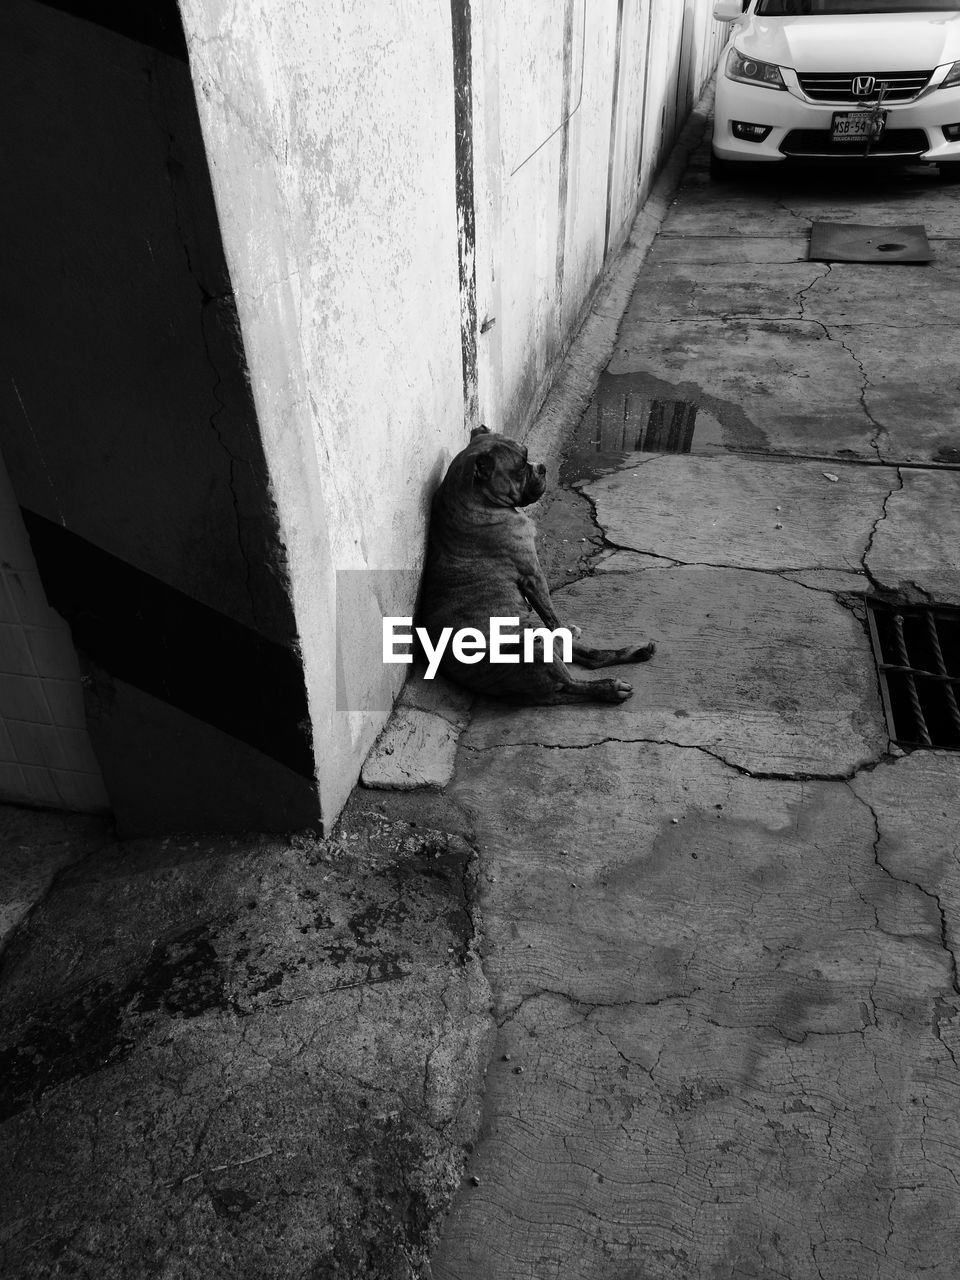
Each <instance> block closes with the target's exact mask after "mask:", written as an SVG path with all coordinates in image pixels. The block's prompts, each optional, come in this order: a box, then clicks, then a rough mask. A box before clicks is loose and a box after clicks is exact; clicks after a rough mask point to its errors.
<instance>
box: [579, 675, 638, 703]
mask: <svg viewBox="0 0 960 1280" xmlns="http://www.w3.org/2000/svg"><path fill="white" fill-rule="evenodd" d="M590 687H591V689H592V690H593V692H594V695H595V696H596V698H597V700H598V701H599V702H626V700H627V699H628V698H631V697H633V685H632V684H627V682H626V680H619V679H617V678H616V677H612V678H611V679H609V680H594V681H593V683H592V684H591V686H590Z"/></svg>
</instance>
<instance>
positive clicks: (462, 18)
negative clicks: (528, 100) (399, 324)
mask: <svg viewBox="0 0 960 1280" xmlns="http://www.w3.org/2000/svg"><path fill="white" fill-rule="evenodd" d="M450 19H451V24H450V25H451V32H452V37H453V112H454V152H455V159H456V190H457V249H458V257H459V266H460V343H461V348H462V351H463V411H464V419H465V422H466V426H467V428H468V430H469V429H471V428H473V427H475V426H479V413H480V410H479V393H478V387H477V266H476V251H477V220H476V210H475V207H474V189H473V68H472V59H473V40H472V35H471V21H472V18H471V8H470V0H450Z"/></svg>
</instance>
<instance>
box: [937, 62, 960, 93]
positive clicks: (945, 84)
mask: <svg viewBox="0 0 960 1280" xmlns="http://www.w3.org/2000/svg"><path fill="white" fill-rule="evenodd" d="M958 84H960V62H955V63H954V64H953V66H952V67H951V68H950V70H949V71H948V72H947V74H946V75H945V76H944V78H943V79H942V80H941V81H940V85H939V87H940V88H941V89H953V88H955V87H956V86H957V85H958Z"/></svg>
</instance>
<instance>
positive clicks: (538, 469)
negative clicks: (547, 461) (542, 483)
mask: <svg viewBox="0 0 960 1280" xmlns="http://www.w3.org/2000/svg"><path fill="white" fill-rule="evenodd" d="M534 471H536V473H537V475H538V476H539V477H540V479H541V480H542V479H543V477H544V476H545V475H546V474H547V468H546V467H545V466H544V464H543V463H542V462H538V463H537V465H536V466H535V467H534Z"/></svg>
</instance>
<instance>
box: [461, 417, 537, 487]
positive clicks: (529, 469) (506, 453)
mask: <svg viewBox="0 0 960 1280" xmlns="http://www.w3.org/2000/svg"><path fill="white" fill-rule="evenodd" d="M447 474H448V477H449V478H450V479H451V480H452V481H453V483H455V484H456V485H457V486H458V487H460V488H466V487H467V486H469V487H470V488H471V490H472V493H473V496H474V497H475V498H476V499H478V500H479V501H481V502H482V503H484V504H485V505H487V506H492V507H528V506H529V505H530V503H531V502H536V501H537V499H538V498H541V497H542V496H543V492H544V490H545V489H546V487H547V469H546V467H545V466H543V464H542V463H541V464H540V465H539V466H536V467H535V466H533V465H532V464H531V463H530V462H529V461H528V460H527V450H526V446H525V445H522V444H517V442H516V440H510V439H509V438H508V437H507V436H501V435H497V433H496V432H494V431H489V430H488V429H487V428H486V427H475V428H474V429H473V431H472V432H471V433H470V443H469V444H468V445H467V447H466V448H465V449H463V450H462V451H461V452H460V453H458V454H457V456H456V457H455V458H454V460H453V462H451V464H450V468H449V471H448V473H447Z"/></svg>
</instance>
